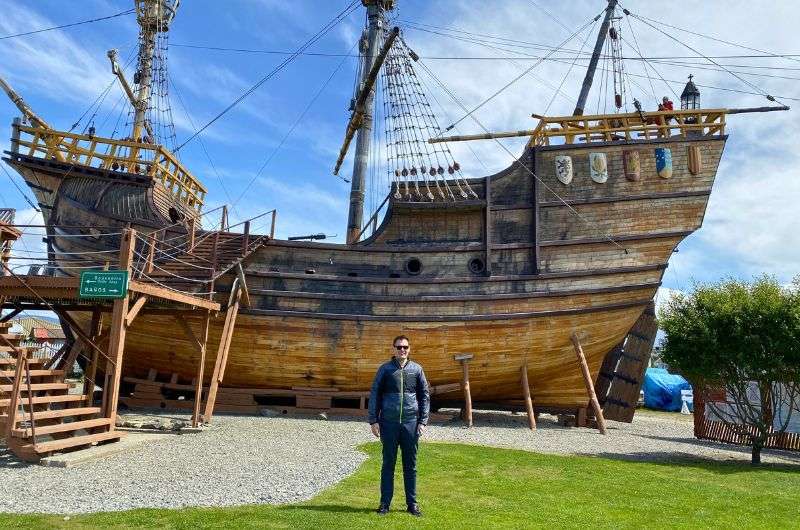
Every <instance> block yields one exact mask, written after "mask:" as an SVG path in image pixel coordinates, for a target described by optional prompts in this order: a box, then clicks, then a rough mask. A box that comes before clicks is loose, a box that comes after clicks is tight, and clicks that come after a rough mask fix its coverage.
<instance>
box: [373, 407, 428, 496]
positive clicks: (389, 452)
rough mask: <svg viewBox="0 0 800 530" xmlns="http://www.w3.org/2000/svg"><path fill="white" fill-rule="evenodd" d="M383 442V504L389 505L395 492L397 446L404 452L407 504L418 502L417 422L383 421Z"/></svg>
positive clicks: (404, 482) (404, 480) (404, 483)
mask: <svg viewBox="0 0 800 530" xmlns="http://www.w3.org/2000/svg"><path fill="white" fill-rule="evenodd" d="M381 442H382V443H383V466H382V467H381V504H385V505H386V506H389V505H390V504H391V503H392V496H393V494H394V467H395V464H396V463H397V447H398V446H400V449H401V451H402V453H403V485H404V486H405V490H406V504H407V505H411V504H416V502H417V447H418V444H419V437H418V436H417V422H416V420H415V421H414V422H413V423H411V422H409V423H398V422H381Z"/></svg>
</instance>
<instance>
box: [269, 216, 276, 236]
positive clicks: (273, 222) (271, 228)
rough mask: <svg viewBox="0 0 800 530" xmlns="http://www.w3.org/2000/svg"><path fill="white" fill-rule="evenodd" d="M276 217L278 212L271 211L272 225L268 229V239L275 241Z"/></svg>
mask: <svg viewBox="0 0 800 530" xmlns="http://www.w3.org/2000/svg"><path fill="white" fill-rule="evenodd" d="M277 215H278V210H272V224H271V225H270V227H269V238H270V239H275V217H277Z"/></svg>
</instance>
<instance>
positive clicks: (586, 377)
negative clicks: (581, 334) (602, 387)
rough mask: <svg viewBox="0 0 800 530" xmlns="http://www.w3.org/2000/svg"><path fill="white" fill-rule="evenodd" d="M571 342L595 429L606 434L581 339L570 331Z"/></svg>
mask: <svg viewBox="0 0 800 530" xmlns="http://www.w3.org/2000/svg"><path fill="white" fill-rule="evenodd" d="M572 344H573V346H574V347H575V354H576V355H577V356H578V364H580V367H581V373H582V374H583V382H584V383H585V384H586V393H587V394H588V395H589V404H590V405H591V406H592V410H593V411H594V417H595V420H596V421H597V430H599V431H600V434H606V421H605V419H604V418H603V409H601V408H600V403H599V402H598V401H597V395H596V394H595V392H594V383H593V382H592V375H591V373H590V372H589V365H587V364H586V356H585V355H584V354H583V347H582V346H581V341H580V339H579V338H578V334H577V333H572Z"/></svg>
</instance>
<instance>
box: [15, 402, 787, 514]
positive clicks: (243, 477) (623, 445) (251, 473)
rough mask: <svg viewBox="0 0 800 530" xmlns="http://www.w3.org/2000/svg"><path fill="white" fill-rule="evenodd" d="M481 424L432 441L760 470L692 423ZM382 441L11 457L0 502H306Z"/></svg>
mask: <svg viewBox="0 0 800 530" xmlns="http://www.w3.org/2000/svg"><path fill="white" fill-rule="evenodd" d="M169 417H171V418H176V417H177V416H171V415H170V416H169ZM475 420H476V421H475V426H474V427H473V428H471V429H465V428H463V427H462V426H461V423H460V422H458V421H452V422H444V423H439V424H434V425H431V426H430V427H429V429H428V432H427V433H426V435H425V439H427V440H429V441H442V442H459V443H470V444H480V445H489V446H494V447H507V448H518V449H524V450H529V451H536V452H541V453H559V454H576V455H592V456H601V457H609V458H622V459H626V460H647V461H671V462H678V461H685V460H697V459H713V460H721V461H726V460H735V461H740V462H743V463H746V462H748V461H749V451H748V449H747V448H739V447H735V446H730V445H723V444H717V443H711V442H702V441H698V440H695V439H694V437H693V435H692V423H691V420H690V419H689V418H687V417H682V416H680V415H665V414H653V413H645V414H639V415H637V418H636V419H635V420H634V423H632V424H620V423H615V422H609V427H610V429H609V434H608V436H601V435H600V434H598V433H597V431H594V430H590V429H582V428H568V427H561V426H559V425H558V423H557V422H556V421H555V418H552V417H549V416H545V415H542V416H541V417H540V421H539V429H538V430H537V431H535V432H533V431H530V430H529V429H528V428H527V420H526V418H525V416H524V415H512V414H508V413H497V414H488V413H476V415H475ZM373 439H374V438H372V436H371V434H370V433H369V428H368V426H367V425H366V423H365V422H364V421H363V419H347V418H331V419H329V420H327V421H326V420H325V419H321V418H318V417H313V418H308V417H285V416H279V417H245V416H224V415H220V416H215V417H214V425H213V426H212V427H210V428H207V429H206V430H204V431H203V432H199V433H187V434H174V435H166V436H161V437H159V438H158V439H157V440H153V441H148V442H145V443H143V444H140V445H138V446H136V447H133V448H132V449H130V450H129V451H125V452H122V453H116V454H113V455H110V456H108V457H105V458H103V459H98V460H94V461H90V462H87V463H85V464H83V465H81V466H79V467H74V468H48V467H42V466H36V465H26V464H23V463H20V462H19V461H17V460H15V459H14V458H13V456H12V455H10V454H9V453H8V451H7V450H5V448H3V447H2V445H0V476H1V477H2V481H1V482H2V487H3V489H4V490H5V491H13V492H15V494H14V495H13V496H12V495H2V496H0V512H6V513H8V512H16V513H30V512H42V511H44V512H47V513H60V514H73V513H82V512H97V511H115V510H127V509H133V508H145V507H149V508H180V507H186V506H234V505H243V504H283V503H291V502H297V501H302V500H305V499H309V498H311V497H313V496H314V495H316V494H317V493H319V492H320V491H321V490H323V489H325V488H327V487H329V486H331V485H333V484H335V483H336V482H338V481H340V480H342V479H343V478H344V477H346V476H347V475H349V474H351V473H353V472H354V471H355V470H356V469H357V468H358V466H359V465H360V464H361V463H362V462H363V461H364V460H365V459H366V455H365V454H364V453H362V452H360V451H358V449H357V448H356V446H357V445H359V444H361V443H363V442H367V441H370V440H373ZM0 444H2V442H0ZM763 461H764V462H775V463H785V464H790V465H796V466H798V469H799V470H800V455H798V454H793V453H788V452H782V451H765V453H764V455H763ZM376 488H377V477H376ZM41 499H49V501H48V502H47V503H42V502H41Z"/></svg>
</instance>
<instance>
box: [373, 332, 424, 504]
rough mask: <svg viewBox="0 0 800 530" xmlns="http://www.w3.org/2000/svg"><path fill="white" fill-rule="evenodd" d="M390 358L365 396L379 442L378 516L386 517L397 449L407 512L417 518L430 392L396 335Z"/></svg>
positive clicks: (406, 346) (404, 339) (403, 340)
mask: <svg viewBox="0 0 800 530" xmlns="http://www.w3.org/2000/svg"><path fill="white" fill-rule="evenodd" d="M392 347H393V348H394V349H393V352H392V353H393V356H392V359H391V360H390V361H388V362H386V363H384V364H383V365H381V367H380V368H378V372H377V373H376V374H375V380H374V381H373V382H372V392H370V395H369V423H370V426H371V427H372V434H374V435H375V436H376V437H380V439H381V443H383V466H382V467H381V503H380V506H379V507H378V510H377V511H378V514H380V515H386V514H387V513H388V512H389V505H390V504H391V503H392V495H393V494H394V467H395V464H396V463H397V447H398V445H399V446H400V449H401V450H402V453H403V485H404V486H405V491H406V505H407V506H408V513H410V514H412V515H415V516H417V517H420V516H421V515H422V512H420V510H419V505H418V504H417V446H418V444H419V437H420V436H421V435H422V433H424V432H425V426H426V425H427V424H428V414H429V412H430V391H429V389H428V381H427V380H426V379H425V372H423V371H422V367H421V366H420V365H418V364H417V363H415V362H414V361H410V360H408V356H409V355H410V354H411V344H410V343H409V341H408V337H406V336H404V335H400V336H399V337H395V339H394V340H393V341H392Z"/></svg>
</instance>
